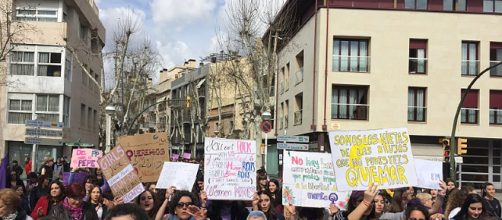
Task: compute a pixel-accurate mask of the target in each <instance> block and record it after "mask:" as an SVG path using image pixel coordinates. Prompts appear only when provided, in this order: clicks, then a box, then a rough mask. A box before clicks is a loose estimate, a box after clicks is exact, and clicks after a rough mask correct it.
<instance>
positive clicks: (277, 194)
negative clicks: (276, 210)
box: [267, 179, 282, 206]
mask: <svg viewBox="0 0 502 220" xmlns="http://www.w3.org/2000/svg"><path fill="white" fill-rule="evenodd" d="M270 183H274V184H275V185H276V186H277V189H276V190H275V192H271V191H270ZM267 191H268V192H270V194H271V195H273V196H274V197H275V198H274V197H271V198H270V199H271V200H274V205H275V206H277V205H280V204H282V190H281V185H280V184H279V180H277V179H270V181H269V182H268V186H267Z"/></svg>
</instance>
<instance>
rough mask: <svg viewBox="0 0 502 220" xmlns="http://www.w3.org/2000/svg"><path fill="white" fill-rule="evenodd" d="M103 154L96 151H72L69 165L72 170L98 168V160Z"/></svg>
mask: <svg viewBox="0 0 502 220" xmlns="http://www.w3.org/2000/svg"><path fill="white" fill-rule="evenodd" d="M102 156H103V152H102V151H100V150H97V149H73V153H72V155H71V164H70V166H71V167H73V168H77V167H78V168H99V165H98V159H99V158H101V157H102Z"/></svg>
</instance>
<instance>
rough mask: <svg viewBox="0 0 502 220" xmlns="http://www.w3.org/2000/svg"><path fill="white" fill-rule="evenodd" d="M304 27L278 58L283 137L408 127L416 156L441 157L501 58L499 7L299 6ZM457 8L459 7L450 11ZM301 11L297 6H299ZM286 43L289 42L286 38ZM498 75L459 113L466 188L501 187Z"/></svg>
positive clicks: (321, 145)
mask: <svg viewBox="0 0 502 220" xmlns="http://www.w3.org/2000/svg"><path fill="white" fill-rule="evenodd" d="M298 2H299V3H298V4H301V5H302V7H301V8H303V9H298V14H297V16H298V20H299V21H301V22H302V23H301V24H302V25H301V27H300V28H298V29H297V30H296V32H295V33H294V34H292V35H291V36H290V38H286V39H290V40H289V41H287V42H283V45H282V47H281V48H280V52H279V64H278V70H279V71H278V82H279V89H278V101H277V103H278V104H277V114H276V115H277V129H278V130H277V131H276V133H279V134H283V133H287V134H290V135H308V136H310V140H311V144H310V147H311V149H310V150H312V151H326V150H328V148H329V144H328V140H327V132H328V131H331V130H363V129H377V128H391V127H406V128H408V131H409V133H410V134H411V135H412V138H411V142H412V149H413V152H414V155H415V157H427V158H434V159H437V160H442V159H443V149H442V145H441V144H439V142H438V140H439V139H440V138H442V137H448V136H450V134H451V130H452V123H453V118H454V115H455V111H456V109H457V105H458V103H459V102H460V98H461V94H462V92H463V91H464V90H465V89H466V88H467V86H468V85H469V83H470V82H471V81H472V80H473V79H474V77H475V76H476V75H477V74H478V73H479V72H480V71H481V70H483V69H485V68H487V67H489V66H490V65H493V64H495V63H496V62H498V61H501V60H502V47H501V46H502V44H501V42H502V30H501V29H497V28H494V27H497V26H498V24H500V23H501V22H502V16H501V15H500V14H497V13H494V12H500V10H502V8H498V7H499V6H498V5H497V6H496V5H490V2H492V3H493V1H476V2H474V1H467V3H465V2H466V1H453V2H456V3H455V5H450V3H449V2H451V1H437V0H435V1H421V0H417V1H408V0H405V1H394V2H392V1H383V0H382V1H350V0H328V1H319V4H318V5H317V6H316V5H315V1H298ZM452 4H453V3H452ZM298 8H299V7H298ZM283 38H284V37H283ZM501 76H502V68H500V67H499V68H496V69H493V70H491V71H489V72H487V73H486V74H485V75H483V76H482V77H481V78H480V79H479V80H478V81H477V82H476V84H475V85H474V87H473V90H471V91H470V92H469V93H468V95H467V98H466V100H465V102H464V104H463V106H462V110H461V115H460V116H459V117H460V118H459V124H458V126H457V133H456V136H458V137H465V138H468V153H467V155H464V156H463V158H464V164H463V173H462V174H461V176H459V177H461V178H462V182H468V183H475V184H478V183H483V182H486V181H490V182H494V183H495V185H496V186H497V188H502V184H501V182H502V179H501V174H502V170H501V164H502V163H501V162H502V161H501V160H502V149H501V148H502V110H501V109H502V77H501Z"/></svg>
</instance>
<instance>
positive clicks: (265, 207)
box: [252, 190, 284, 220]
mask: <svg viewBox="0 0 502 220" xmlns="http://www.w3.org/2000/svg"><path fill="white" fill-rule="evenodd" d="M252 204H253V211H262V212H263V213H265V216H266V217H267V219H268V220H284V216H283V215H282V213H277V212H276V211H275V210H274V207H275V204H274V200H273V198H272V194H270V192H268V191H266V190H265V191H261V192H258V193H257V194H255V195H254V196H253V203H252Z"/></svg>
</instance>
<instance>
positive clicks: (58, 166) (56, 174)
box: [53, 157, 65, 179]
mask: <svg viewBox="0 0 502 220" xmlns="http://www.w3.org/2000/svg"><path fill="white" fill-rule="evenodd" d="M64 166H65V163H64V158H63V157H59V158H58V159H57V161H56V163H55V164H54V166H53V169H54V171H53V178H54V179H62V178H63V172H65V167H64Z"/></svg>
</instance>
